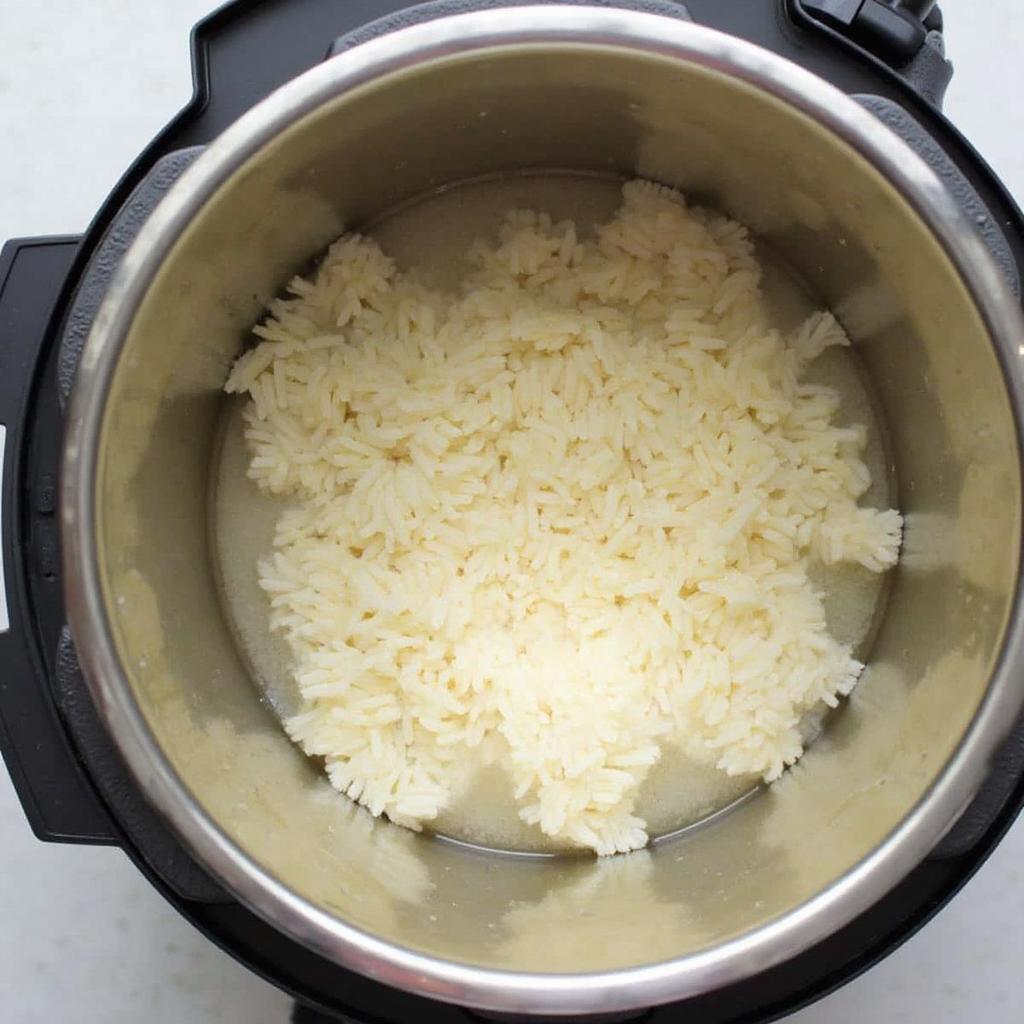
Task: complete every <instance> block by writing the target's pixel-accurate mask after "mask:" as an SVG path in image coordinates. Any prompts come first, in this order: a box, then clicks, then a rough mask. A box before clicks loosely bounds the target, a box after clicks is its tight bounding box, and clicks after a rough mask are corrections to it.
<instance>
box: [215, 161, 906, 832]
mask: <svg viewBox="0 0 1024 1024" xmlns="http://www.w3.org/2000/svg"><path fill="white" fill-rule="evenodd" d="M621 184H622V183H621V181H619V180H617V179H612V178H607V177H585V176H580V175H569V174H565V175H558V174H548V175H521V176H510V177H504V178H492V179H482V180H480V181H474V182H468V183H465V184H462V185H458V186H454V187H451V188H447V189H445V190H443V191H439V192H435V193H432V194H430V195H428V196H426V197H424V198H421V199H419V200H417V201H414V202H411V203H406V204H403V205H402V206H400V207H398V208H396V209H395V210H394V211H392V212H391V213H390V214H388V215H386V216H385V217H383V218H381V219H380V220H379V221H377V222H376V223H375V224H373V225H371V226H370V227H369V228H368V229H367V230H366V233H367V234H368V235H370V236H371V237H373V238H375V239H376V240H377V241H378V242H379V243H380V245H381V247H382V249H383V250H384V251H385V252H386V253H387V254H388V255H389V256H391V257H393V258H394V259H395V261H396V262H397V264H398V266H399V267H400V268H402V269H412V268H415V269H416V270H417V271H418V272H419V274H420V276H421V278H422V279H423V280H424V282H425V283H426V284H427V285H429V286H431V287H434V288H449V289H452V288H455V287H457V286H458V283H459V281H460V280H461V279H462V278H463V277H464V275H465V273H466V271H467V270H468V269H469V266H468V263H467V261H466V259H465V256H466V252H467V251H468V249H469V247H470V246H471V244H472V243H473V242H474V241H475V240H476V239H478V238H493V237H494V236H495V235H496V233H497V230H498V227H499V225H500V224H501V222H502V220H503V219H504V217H505V214H506V213H507V212H508V211H509V210H512V209H531V210H541V211H544V212H547V213H549V214H550V215H551V217H552V218H553V219H555V220H563V219H570V220H573V221H575V223H576V226H577V229H578V230H579V232H580V235H581V237H586V236H587V235H588V233H592V231H593V227H594V225H595V224H600V223H603V222H605V221H607V220H609V219H610V218H611V217H612V215H613V214H614V213H615V211H616V210H617V209H618V206H619V201H620V189H621ZM759 258H760V260H761V263H762V267H763V269H764V278H763V283H762V288H763V292H764V301H765V303H766V305H767V307H768V309H769V310H770V315H771V319H772V322H773V324H774V325H775V326H776V327H778V328H780V329H781V330H783V331H786V330H790V329H792V328H794V327H796V326H797V325H798V324H799V323H801V322H802V320H803V319H804V318H806V317H807V316H808V315H809V314H810V313H812V312H814V311H815V310H816V309H819V308H820V305H819V304H817V303H815V302H814V301H813V299H812V298H811V296H810V295H808V293H807V291H806V289H805V288H803V286H802V285H801V284H800V283H799V282H798V281H797V280H796V279H795V278H794V277H793V275H792V274H790V273H788V272H787V271H786V269H785V268H784V266H783V265H782V264H781V262H780V261H779V260H778V259H776V258H774V257H773V255H772V254H771V252H770V251H769V250H766V249H764V248H761V250H760V251H759ZM805 376H806V378H807V379H811V380H814V381H816V382H819V383H823V384H828V385H830V386H831V387H834V388H835V389H836V390H837V391H838V392H839V394H840V396H841V399H842V407H841V410H840V413H839V421H840V422H842V423H860V424H863V425H864V426H865V427H866V428H867V432H868V445H867V449H866V450H865V452H864V455H863V458H864V461H865V462H866V464H867V466H868V469H869V470H870V471H871V478H872V481H873V483H872V487H871V490H870V491H869V492H868V494H867V495H865V497H864V499H863V500H864V503H865V504H868V505H873V506H875V507H879V508H882V507H885V508H887V507H890V504H891V501H890V486H889V478H888V473H887V469H886V458H885V452H884V445H883V442H882V435H881V433H880V430H879V426H878V421H877V418H876V415H875V408H874V404H873V403H872V401H871V399H870V396H869V394H868V391H867V389H866V386H865V380H864V377H863V375H862V373H861V371H860V368H859V366H858V363H857V360H856V358H855V357H854V356H853V355H852V354H851V353H850V352H849V350H847V349H835V348H833V349H829V350H828V351H826V352H825V353H824V355H822V356H821V357H820V358H819V359H818V360H817V361H816V362H815V363H814V365H813V366H812V367H810V368H809V370H808V372H807V374H806V375H805ZM244 406H245V400H244V399H243V398H241V397H233V398H231V399H229V400H227V401H226V409H225V413H224V418H223V423H222V433H221V445H220V453H219V457H218V460H217V465H216V470H215V474H216V475H215V481H214V496H213V508H212V517H213V523H212V528H213V534H214V545H213V546H214V550H215V552H216V553H217V561H218V564H219V574H220V582H221V590H222V595H223V599H224V603H225V607H226V609H227V613H228V618H229V620H230V622H231V624H232V627H233V629H234V631H235V634H236V638H237V641H238V644H239V647H240V649H241V651H242V654H243V656H244V658H245V659H246V662H247V665H248V668H249V670H250V672H251V674H252V676H253V678H254V680H255V681H256V683H257V685H258V686H259V688H260V690H261V691H262V693H263V694H264V696H265V698H266V699H267V700H268V702H269V703H270V705H271V706H272V707H273V709H274V710H275V712H276V713H277V714H278V715H279V716H281V717H287V716H288V715H290V714H292V713H294V712H295V711H296V710H297V709H298V707H299V697H298V690H297V687H296V685H295V682H294V680H293V678H292V671H291V669H292V664H293V660H292V657H291V654H290V652H289V650H288V646H287V644H286V643H285V641H284V639H283V637H281V636H280V635H278V634H276V633H271V631H270V629H269V625H268V620H269V615H270V606H269V601H268V599H267V596H266V595H265V594H264V593H263V591H262V590H261V589H260V586H259V573H258V564H257V563H258V561H259V559H261V558H265V557H267V556H268V555H269V554H270V553H271V551H272V549H273V538H274V525H275V523H276V521H277V518H278V516H279V515H280V514H281V512H282V511H283V510H284V509H285V508H286V507H287V504H288V502H287V499H281V498H274V497H270V496H267V495H265V494H262V493H261V492H260V491H259V489H258V488H257V487H256V485H255V484H254V483H253V482H252V481H250V480H249V479H248V477H247V476H246V469H247V466H248V460H249V453H248V451H247V449H246V444H245V438H244V423H243V420H242V410H243V408H244ZM812 577H813V579H814V580H815V582H816V584H817V585H818V586H819V587H820V588H821V589H822V590H823V592H824V595H825V610H826V615H827V619H828V623H829V630H830V632H831V633H832V635H833V636H834V637H835V638H836V639H837V640H840V641H842V642H844V643H849V644H852V645H853V647H854V652H855V654H857V653H860V654H863V652H864V649H865V648H867V647H869V646H870V639H871V634H872V631H873V626H874V624H875V621H876V618H877V615H878V612H879V609H880V606H881V604H882V598H883V594H884V587H885V577H884V576H882V575H877V574H875V573H870V572H868V571H867V570H865V569H862V568H860V567H859V566H847V565H842V566H838V567H834V568H828V569H826V568H823V567H820V566H816V567H815V568H814V569H813V571H812ZM756 785H757V780H756V779H752V778H750V777H749V776H748V777H741V778H730V777H729V776H727V775H725V774H724V773H722V772H719V771H717V770H715V769H713V768H709V767H706V766H703V765H698V764H695V763H693V762H692V761H690V760H689V759H687V758H686V757H685V756H684V755H683V754H682V753H680V752H679V751H677V750H675V749H674V748H672V747H666V748H665V751H664V753H663V756H662V758H661V761H660V762H659V763H658V764H657V765H655V766H654V768H653V769H652V770H651V772H650V774H649V775H648V777H647V779H646V780H645V781H644V783H643V785H642V786H641V790H640V793H639V797H638V800H637V806H636V813H637V814H638V815H639V816H640V817H642V818H644V819H645V820H646V821H647V823H648V831H649V833H650V835H651V836H660V835H666V834H669V833H672V832H676V831H678V830H679V829H682V828H685V827H687V826H691V825H694V824H696V823H698V822H700V821H702V820H704V819H706V818H708V817H709V816H711V815H712V814H714V813H716V812H717V811H720V810H721V809H723V808H725V807H727V806H729V805H730V804H732V803H734V802H735V801H736V800H738V799H740V798H741V797H743V796H744V795H745V794H747V793H749V792H750V791H751V790H752V789H754V788H756ZM431 827H432V828H433V830H434V831H436V832H438V833H440V834H442V835H445V836H447V837H449V838H452V839H457V840H460V841H463V842H468V843H472V844H474V845H478V846H485V847H490V848H493V849H500V850H514V851H524V852H555V851H557V849H558V847H557V846H556V845H555V844H554V842H553V841H552V840H549V839H548V838H547V837H546V836H544V835H543V834H542V833H541V832H540V830H539V829H538V828H536V827H535V826H530V825H527V824H525V823H524V822H523V821H521V820H520V818H519V816H518V813H517V807H516V805H515V802H514V801H513V799H512V787H511V783H510V780H509V779H508V777H507V775H506V774H505V773H504V771H503V770H502V769H501V768H500V767H499V766H497V765H489V766H486V767H481V769H480V770H479V771H478V772H476V773H475V774H474V777H473V779H472V780H471V782H470V784H469V786H468V787H467V789H466V790H465V792H463V793H461V794H459V795H458V797H457V798H456V799H455V800H454V801H453V804H452V806H451V807H449V808H448V809H447V810H446V811H444V812H443V813H442V814H441V815H440V816H439V817H438V818H437V819H436V820H435V821H434V822H433V823H432V826H431Z"/></svg>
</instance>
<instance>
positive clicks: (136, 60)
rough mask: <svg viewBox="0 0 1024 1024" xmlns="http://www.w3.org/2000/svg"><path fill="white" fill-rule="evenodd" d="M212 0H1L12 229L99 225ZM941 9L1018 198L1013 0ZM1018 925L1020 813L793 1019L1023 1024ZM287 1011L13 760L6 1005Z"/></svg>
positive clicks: (4, 196)
mask: <svg viewBox="0 0 1024 1024" xmlns="http://www.w3.org/2000/svg"><path fill="white" fill-rule="evenodd" d="M214 2H215V0H134V2H133V3H125V2H124V0H46V2H42V0H38V2H37V0H0V241H2V240H3V239H6V238H11V237H15V236H19V235H43V234H61V233H73V232H78V231H81V230H82V229H83V228H84V227H85V226H86V223H87V221H88V220H89V218H90V217H91V216H92V214H93V213H94V212H95V210H96V209H97V208H98V206H99V205H100V203H101V201H102V200H103V198H104V196H105V194H106V193H107V191H108V190H109V189H110V187H111V186H112V185H113V184H114V182H115V181H116V179H117V178H118V177H119V176H120V174H121V173H122V171H123V170H124V169H125V168H126V167H127V166H128V164H129V163H130V162H131V160H132V159H133V158H134V157H135V156H136V155H137V153H138V152H139V151H140V150H141V149H142V148H143V146H144V145H145V144H146V143H147V142H148V141H149V140H150V138H151V137H152V136H153V135H154V134H155V133H156V132H157V130H158V129H159V128H160V127H161V126H162V125H163V124H164V123H165V122H166V121H167V120H168V119H169V118H170V117H171V116H172V115H173V114H174V112H175V111H176V110H177V109H178V108H179V107H180V106H182V105H183V104H184V103H185V101H186V100H187V98H188V96H189V93H190V89H191V86H190V79H189V65H188V31H189V29H190V27H191V26H192V24H193V23H194V22H195V21H196V20H197V19H198V18H200V17H201V16H203V15H204V14H206V13H207V12H208V10H209V9H210V8H211V7H212V5H213V3H214ZM722 2H732V0H722ZM766 2H767V0H766ZM942 7H943V8H944V10H945V14H946V21H947V39H948V41H949V44H950V52H951V56H952V57H953V59H954V61H955V62H956V64H957V73H956V77H955V78H954V80H953V85H952V87H951V90H950V93H949V96H948V99H947V105H946V106H947V111H948V113H949V114H950V116H951V117H952V118H953V120H954V121H955V122H956V123H957V124H958V125H959V126H960V127H961V128H962V129H963V130H964V131H965V132H966V134H967V135H968V136H969V137H970V138H971V139H972V140H973V142H974V143H975V144H976V145H977V147H978V149H979V150H980V151H981V153H982V154H983V155H984V156H985V157H986V158H987V159H988V160H989V161H990V162H991V163H992V164H993V165H994V167H995V169H996V171H997V172H998V173H1000V174H1001V175H1002V176H1003V177H1004V179H1005V180H1006V181H1007V182H1008V184H1009V185H1010V188H1011V189H1012V190H1014V192H1015V193H1016V194H1017V195H1018V196H1019V197H1024V144H1022V132H1021V129H1022V127H1024V117H1022V114H1021V108H1020V99H1019V97H1020V95H1021V93H1022V91H1024V18H1021V16H1020V8H1019V5H1018V3H1016V2H1015V0H984V2H979V0H944V2H943V3H942ZM0 671H3V669H2V666H0ZM1022 921H1024V823H1019V824H1018V825H1017V826H1016V827H1015V829H1014V830H1013V831H1012V832H1011V833H1010V835H1009V836H1008V837H1007V839H1006V840H1005V841H1004V842H1003V844H1002V845H1001V846H1000V848H999V849H998V850H997V851H996V853H995V854H994V855H993V857H992V858H991V860H990V861H989V862H988V863H987V864H986V865H985V866H984V867H983V868H982V870H981V871H980V872H979V874H978V875H977V876H976V877H975V878H974V879H973V880H972V881H971V882H970V883H969V884H968V885H967V887H966V888H965V889H964V891H963V892H962V893H961V894H960V895H959V896H958V897H957V898H956V899H955V900H954V901H953V903H952V904H951V905H950V906H949V907H948V908H947V909H946V910H944V911H943V912H942V913H941V914H940V915H939V917H938V918H937V919H936V920H934V921H933V922H932V923H931V924H930V925H928V927H927V928H925V929H924V931H923V932H921V933H920V934H919V935H918V936H916V937H915V938H913V939H912V940H911V941H910V942H909V943H907V944H906V945H905V946H904V947H903V948H902V949H901V950H899V951H898V952H897V953H895V954H894V955H893V956H891V957H890V958H889V959H888V960H886V961H885V962H884V963H883V964H881V965H880V966H878V967H877V968H875V969H874V970H872V971H871V972H869V973H868V974H867V975H866V976H864V977H862V978H860V979H858V980H857V981H855V982H853V983H852V984H850V985H848V986H847V987H846V988H844V989H842V990H841V991H840V992H838V993H836V994H834V995H832V996H830V997H829V998H827V999H825V1000H823V1001H822V1002H820V1003H818V1004H817V1005H815V1006H813V1007H811V1008H809V1009H807V1010H804V1011H802V1012H801V1013H798V1014H796V1015H795V1016H793V1017H791V1018H789V1020H790V1021H791V1022H792V1024H862V1022H867V1021H871V1022H876V1021H877V1022H880V1024H924V1022H927V1024H963V1022H964V1021H967V1020H970V1021H971V1022H972V1024H1004V1022H1005V1024H1010V1022H1017V1021H1022V1020H1024V977H1022V971H1024V956H1022V954H1024V937H1022V936H1024V933H1022V932H1021V931H1020V928H1021V922H1022ZM288 1007H289V1001H288V1000H287V999H286V998H285V996H284V995H283V994H281V993H280V992H278V991H277V990H276V989H274V988H272V987H270V986H269V985H267V984H266V983H265V982H263V981H261V980H260V979H258V978H256V977H255V976H254V975H252V974H250V973H249V972H248V971H246V970H245V969H244V968H242V967H240V966H238V965H237V964H236V963H234V961H232V960H231V959H230V958H229V957H228V956H226V955H225V954H223V953H221V952H220V951H219V950H217V949H216V948H215V947H214V946H213V945H212V944H211V943H209V942H208V941H207V940H206V939H204V938H203V937H202V936H201V935H199V933H198V932H196V931H194V930H193V929H192V928H191V926H189V925H188V924H186V923H185V922H184V921H183V920H182V919H181V918H179V917H178V915H177V914H176V913H175V911H174V910H172V909H171V908H170V907H169V906H168V905H167V904H166V903H164V901H163V899H162V898H161V897H160V896H159V895H158V894H157V893H156V892H155V891H154V890H153V889H152V888H150V886H149V884H148V883H147V882H146V881H145V880H144V879H143V878H142V876H141V875H140V874H139V873H138V872H137V871H136V870H135V868H134V867H132V865H131V864H130V863H129V861H128V860H127V858H126V857H125V856H124V855H123V854H122V853H121V852H120V851H118V850H115V849H92V848H86V847H64V846H53V845H47V844H42V843H39V842H37V841H36V840H35V839H34V838H33V836H32V834H31V832H30V831H29V829H28V826H27V824H26V823H25V820H24V818H23V816H22V813H21V808H20V807H19V805H18V803H17V799H16V798H15V796H14V792H13V789H12V787H11V784H10V781H9V780H8V778H7V775H6V773H5V772H3V771H0V1020H2V1021H4V1022H7V1021H10V1022H11V1024H15V1022H17V1024H43V1022H46V1024H50V1022H52V1021H62V1022H63V1024H136V1022H139V1021H143V1020H144V1021H145V1022H146V1024H182V1022H194V1024H206V1022H213V1021H217V1022H221V1024H285V1022H286V1021H287V1019H288ZM695 1024H701V1022H695Z"/></svg>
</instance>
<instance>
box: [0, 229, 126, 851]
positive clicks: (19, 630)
mask: <svg viewBox="0 0 1024 1024" xmlns="http://www.w3.org/2000/svg"><path fill="white" fill-rule="evenodd" d="M78 243H79V239H78V238H76V237H70V236H69V237H55V238H22V239H15V240H13V241H10V242H8V243H7V244H6V245H5V246H4V247H3V250H2V251H0V437H2V441H0V448H2V449H3V452H2V466H3V486H2V489H0V494H2V499H0V500H2V506H3V507H2V516H0V541H2V543H0V558H2V564H0V576H2V581H0V750H2V751H3V757H4V761H5V762H6V764H7V770H8V772H9V773H10V775H11V779H12V780H13V782H14V788H15V790H16V791H17V793H18V799H19V800H20V801H21V806H22V808H23V809H24V811H25V816H26V817H27V818H28V821H29V824H30V825H31V826H32V831H33V832H35V834H36V835H37V836H38V837H39V838H40V839H44V840H48V841H51V842H67V843H104V844H105V843H114V842H116V838H115V835H116V833H115V830H114V828H113V826H112V824H111V822H110V818H109V816H108V815H107V814H106V812H105V810H104V809H103V807H102V806H101V804H100V802H99V800H98V799H97V798H96V795H95V793H94V791H93V789H92V787H91V785H90V783H89V781H88V779H87V778H86V776H85V772H84V769H83V767H82V765H81V763H80V761H79V760H78V758H77V756H76V754H75V752H74V749H73V748H72V745H71V743H70V740H69V737H68V735H67V733H66V731H65V730H64V728H63V726H62V724H61V721H60V718H59V716H58V713H57V709H56V708H55V706H54V704H53V700H52V699H51V695H50V689H49V686H48V684H47V677H46V666H45V659H44V657H43V654H42V651H41V649H40V640H39V637H38V636H37V634H36V630H35V624H34V621H35V620H34V617H33V615H32V612H31V607H30V596H29V588H28V586H27V579H28V575H29V574H37V575H41V576H43V577H46V578H49V577H48V575H47V574H52V573H55V572H56V563H57V548H56V523H55V521H52V520H53V516H54V513H55V509H56V490H55V486H52V485H51V486H48V487H43V488H34V489H33V492H32V497H31V499H30V497H29V494H30V491H29V488H28V487H27V486H26V485H25V479H24V474H25V472H26V466H25V464H24V463H25V460H24V458H23V451H24V445H25V441H26V437H25V433H26V431H25V418H26V410H27V407H28V403H29V401H30V397H31V394H32V390H33V387H34V386H35V383H36V380H37V377H38V374H39V371H40V363H41V360H42V356H43V346H44V342H45V340H46V335H47V331H48V328H49V324H50V319H51V316H52V312H53V308H54V305H55V303H56V301H57V297H58V294H59V293H60V291H61V289H62V288H63V286H64V283H65V279H66V277H67V275H68V272H69V270H70V268H71V264H72V262H73V260H74V258H75V254H76V252H77V250H78ZM30 502H31V507H26V505H28V504H29V503H30ZM30 518H31V519H34V520H35V521H36V523H37V526H38V525H39V524H44V525H45V524H46V523H47V522H48V521H49V525H50V527H51V532H50V537H49V539H47V538H44V542H43V543H42V544H35V545H30V544H29V543H28V522H29V519H30Z"/></svg>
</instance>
